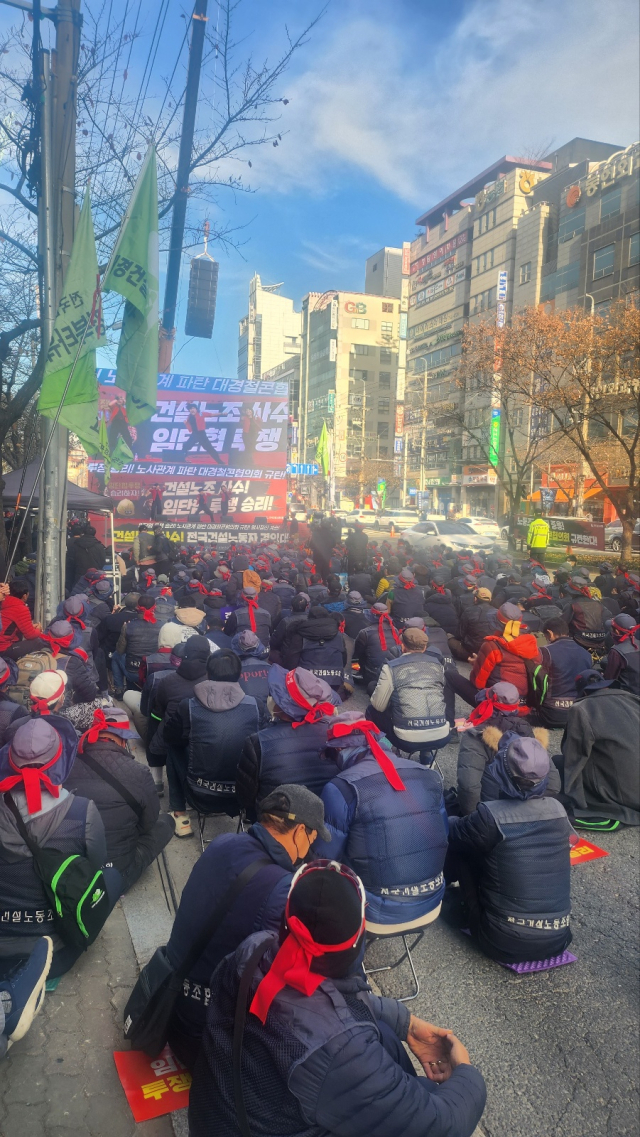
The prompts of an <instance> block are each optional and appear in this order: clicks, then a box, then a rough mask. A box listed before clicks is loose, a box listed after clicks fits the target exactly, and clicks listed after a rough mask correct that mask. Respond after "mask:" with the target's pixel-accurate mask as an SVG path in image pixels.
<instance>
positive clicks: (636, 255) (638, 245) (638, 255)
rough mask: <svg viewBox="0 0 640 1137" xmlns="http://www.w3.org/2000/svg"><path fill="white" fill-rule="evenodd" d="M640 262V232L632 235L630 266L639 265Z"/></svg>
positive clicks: (630, 239)
mask: <svg viewBox="0 0 640 1137" xmlns="http://www.w3.org/2000/svg"><path fill="white" fill-rule="evenodd" d="M639 261H640V232H638V233H632V235H631V236H630V237H629V266H631V265H637V264H638V262H639Z"/></svg>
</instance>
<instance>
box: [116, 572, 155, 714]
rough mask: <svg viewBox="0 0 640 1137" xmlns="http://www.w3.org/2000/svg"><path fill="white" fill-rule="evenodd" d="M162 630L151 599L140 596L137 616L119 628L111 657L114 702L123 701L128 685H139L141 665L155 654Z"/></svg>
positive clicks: (150, 597) (153, 601)
mask: <svg viewBox="0 0 640 1137" xmlns="http://www.w3.org/2000/svg"><path fill="white" fill-rule="evenodd" d="M161 626H162V625H161V623H160V621H159V620H158V619H157V618H156V614H155V600H154V598H153V597H152V596H145V595H144V594H143V595H142V596H140V597H139V598H138V608H137V615H136V616H135V617H134V619H133V620H130V621H129V622H128V623H126V624H123V625H122V630H121V632H120V637H119V639H118V644H117V647H116V651H115V652H114V654H113V655H112V656H111V669H112V671H113V679H114V683H115V687H116V691H115V694H116V698H117V699H121V698H122V694H123V691H124V688H125V686H126V685H127V682H128V683H131V684H132V685H133V686H137V685H138V683H139V678H140V665H141V664H142V662H143V660H144V659H146V657H147V656H148V655H151V654H152V653H153V652H155V651H157V650H158V635H159V632H160V628H161ZM123 659H124V663H123V662H122V661H123Z"/></svg>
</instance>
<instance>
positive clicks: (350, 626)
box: [342, 600, 374, 640]
mask: <svg viewBox="0 0 640 1137" xmlns="http://www.w3.org/2000/svg"><path fill="white" fill-rule="evenodd" d="M342 618H343V620H344V634H345V636H349V637H350V639H352V640H355V639H356V638H357V636H358V633H359V632H361V631H362V629H363V628H369V627H371V625H372V624H373V621H374V617H373V616H372V615H371V612H370V606H369V604H367V603H366V602H365V601H364V600H362V601H361V602H360V603H357V602H356V603H355V604H347V606H346V608H345V609H344V612H343V613H342Z"/></svg>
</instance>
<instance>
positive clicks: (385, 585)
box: [375, 557, 402, 600]
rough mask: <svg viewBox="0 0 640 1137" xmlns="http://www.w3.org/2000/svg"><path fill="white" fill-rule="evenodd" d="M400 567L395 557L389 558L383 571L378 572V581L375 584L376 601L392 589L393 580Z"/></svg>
mask: <svg viewBox="0 0 640 1137" xmlns="http://www.w3.org/2000/svg"><path fill="white" fill-rule="evenodd" d="M401 567H402V566H401V564H400V561H399V560H398V559H397V557H390V558H389V560H387V563H386V565H385V567H384V570H382V571H381V572H380V576H379V579H378V580H377V581H376V582H375V584H376V591H375V597H376V600H380V598H381V597H382V596H383V595H385V594H386V593H387V592H389V590H390V589H391V588H392V587H393V578H394V576H395V575H396V573H399V572H400V569H401Z"/></svg>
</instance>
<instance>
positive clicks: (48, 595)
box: [33, 0, 82, 624]
mask: <svg viewBox="0 0 640 1137" xmlns="http://www.w3.org/2000/svg"><path fill="white" fill-rule="evenodd" d="M46 14H47V16H49V18H50V19H52V20H53V21H54V23H55V27H56V48H55V51H54V52H53V55H52V58H51V61H50V62H49V59H48V58H45V54H46V55H47V56H48V53H44V52H41V51H40V50H39V46H38V45H37V40H36V36H37V35H38V27H37V25H38V24H39V21H40V16H41V9H40V2H39V0H35V2H34V5H33V15H34V23H35V24H36V27H35V28H34V33H36V34H34V43H36V49H35V50H34V60H33V65H34V80H35V84H36V89H37V90H38V91H39V92H40V93H41V96H42V99H43V103H42V117H41V133H40V138H41V179H40V193H39V199H38V218H39V233H38V242H39V253H40V262H41V275H42V280H43V286H42V298H43V303H42V304H41V315H42V337H43V348H44V350H45V351H46V349H47V347H48V344H49V340H50V338H51V333H52V330H53V324H54V321H55V317H56V311H57V306H58V300H59V298H60V296H61V294H62V286H63V282H64V278H65V275H66V272H67V268H68V267H69V259H70V257H71V248H72V245H73V235H74V232H75V220H76V204H75V182H76V117H77V88H78V59H79V55H80V29H81V27H82V16H81V14H80V0H59V3H58V6H57V7H56V8H55V9H53V10H51V9H49V10H47V12H46ZM52 433H53V437H52V438H51V441H50V445H49V449H48V451H47V454H46V457H45V462H44V467H43V471H42V477H41V480H40V487H39V507H38V565H37V575H36V618H37V619H38V620H39V621H40V622H41V623H43V624H44V623H47V622H48V621H50V620H52V619H53V617H54V615H55V612H56V608H57V606H58V604H59V603H60V600H61V599H62V598H63V596H64V569H65V560H66V532H67V526H66V513H67V456H68V449H69V435H68V431H67V430H66V429H65V428H64V427H61V426H56V427H53V425H52V423H51V422H50V421H49V419H46V418H42V419H41V440H42V447H43V448H44V447H45V446H46V445H47V442H48V441H49V439H50V437H51V434H52Z"/></svg>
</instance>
